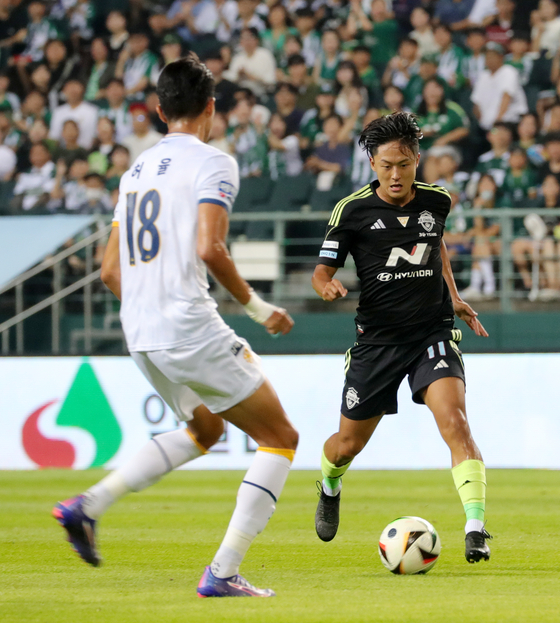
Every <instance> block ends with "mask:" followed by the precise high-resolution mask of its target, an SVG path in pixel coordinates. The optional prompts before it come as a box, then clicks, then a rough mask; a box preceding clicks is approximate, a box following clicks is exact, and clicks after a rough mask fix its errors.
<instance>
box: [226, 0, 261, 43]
mask: <svg viewBox="0 0 560 623" xmlns="http://www.w3.org/2000/svg"><path fill="white" fill-rule="evenodd" d="M259 5H260V2H259V0H237V11H238V15H237V19H236V20H235V22H234V24H233V27H232V29H231V34H230V40H229V43H230V44H233V46H236V45H237V43H238V42H239V43H241V35H242V33H243V31H244V30H246V29H248V28H252V29H254V30H255V31H256V33H257V35H258V36H259V39H260V33H262V32H264V31H265V29H266V24H265V22H264V19H263V18H262V17H261V16H260V15H259V13H258V12H257V9H258V8H259ZM242 47H243V46H242Z"/></svg>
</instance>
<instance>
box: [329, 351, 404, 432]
mask: <svg viewBox="0 0 560 623" xmlns="http://www.w3.org/2000/svg"><path fill="white" fill-rule="evenodd" d="M407 351H408V349H407V347H406V346H403V345H396V346H374V345H371V344H354V346H353V347H352V348H350V349H349V350H348V351H347V353H346V365H345V370H344V371H345V374H346V379H345V383H344V389H343V391H342V404H341V408H340V412H341V414H342V415H343V416H344V417H345V418H346V419H348V420H354V421H364V420H370V419H372V418H375V417H377V416H379V415H380V414H382V413H397V410H398V404H397V392H398V389H399V386H400V384H401V382H402V380H403V379H404V377H405V376H406V372H407V364H408V358H407Z"/></svg>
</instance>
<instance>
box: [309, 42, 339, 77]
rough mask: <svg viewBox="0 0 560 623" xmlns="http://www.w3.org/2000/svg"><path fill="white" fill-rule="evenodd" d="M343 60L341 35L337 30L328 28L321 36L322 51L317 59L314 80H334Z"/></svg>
mask: <svg viewBox="0 0 560 623" xmlns="http://www.w3.org/2000/svg"><path fill="white" fill-rule="evenodd" d="M341 60H342V54H341V52H340V37H339V36H338V33H337V32H336V30H326V31H325V32H324V33H323V36H322V37H321V51H320V52H319V56H318V57H317V60H316V61H315V67H314V69H313V81H314V82H315V83H317V84H322V83H324V82H331V83H332V82H334V80H335V78H336V70H337V68H338V64H339V63H340V61H341Z"/></svg>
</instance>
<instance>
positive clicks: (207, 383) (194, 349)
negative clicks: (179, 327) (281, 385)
mask: <svg viewBox="0 0 560 623" xmlns="http://www.w3.org/2000/svg"><path fill="white" fill-rule="evenodd" d="M150 359H151V361H152V362H153V363H154V364H155V365H156V366H157V367H158V368H159V369H160V370H161V372H163V373H164V375H165V376H166V377H167V378H168V379H170V380H171V381H172V382H174V383H178V384H180V385H185V386H188V387H190V388H191V389H192V390H193V391H194V392H195V393H196V394H197V395H198V396H199V397H200V399H201V400H202V402H203V403H204V404H205V405H206V406H207V407H208V409H209V410H210V411H211V412H212V413H218V414H221V413H222V412H224V411H227V410H228V409H231V408H232V407H234V406H235V405H237V404H239V403H240V402H242V401H243V400H245V399H246V398H248V397H249V396H251V395H252V394H253V393H254V392H255V391H256V389H257V388H258V387H260V386H261V385H262V383H263V381H264V378H265V377H264V373H263V371H262V366H261V361H260V357H259V356H258V355H256V354H255V353H254V352H253V351H252V350H251V348H250V346H249V344H248V343H247V342H246V341H245V340H244V339H242V338H240V337H238V336H237V335H236V334H235V333H234V332H233V331H232V330H231V329H230V328H229V327H228V326H227V325H226V324H225V323H221V324H216V326H215V327H209V329H208V330H207V331H206V335H205V336H202V337H201V338H199V339H198V340H197V341H196V343H193V344H189V345H185V346H181V347H179V348H174V349H169V350H162V351H155V352H153V353H150Z"/></svg>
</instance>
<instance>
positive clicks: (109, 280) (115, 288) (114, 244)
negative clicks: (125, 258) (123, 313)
mask: <svg viewBox="0 0 560 623" xmlns="http://www.w3.org/2000/svg"><path fill="white" fill-rule="evenodd" d="M101 281H102V282H103V283H104V284H105V285H106V286H107V287H108V288H109V290H111V292H112V293H113V294H114V295H115V296H116V297H117V298H118V299H119V301H120V300H121V262H120V256H119V226H118V225H115V224H114V225H113V229H112V230H111V235H110V236H109V242H107V246H106V248H105V255H104V256H103V262H102V263H101Z"/></svg>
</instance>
